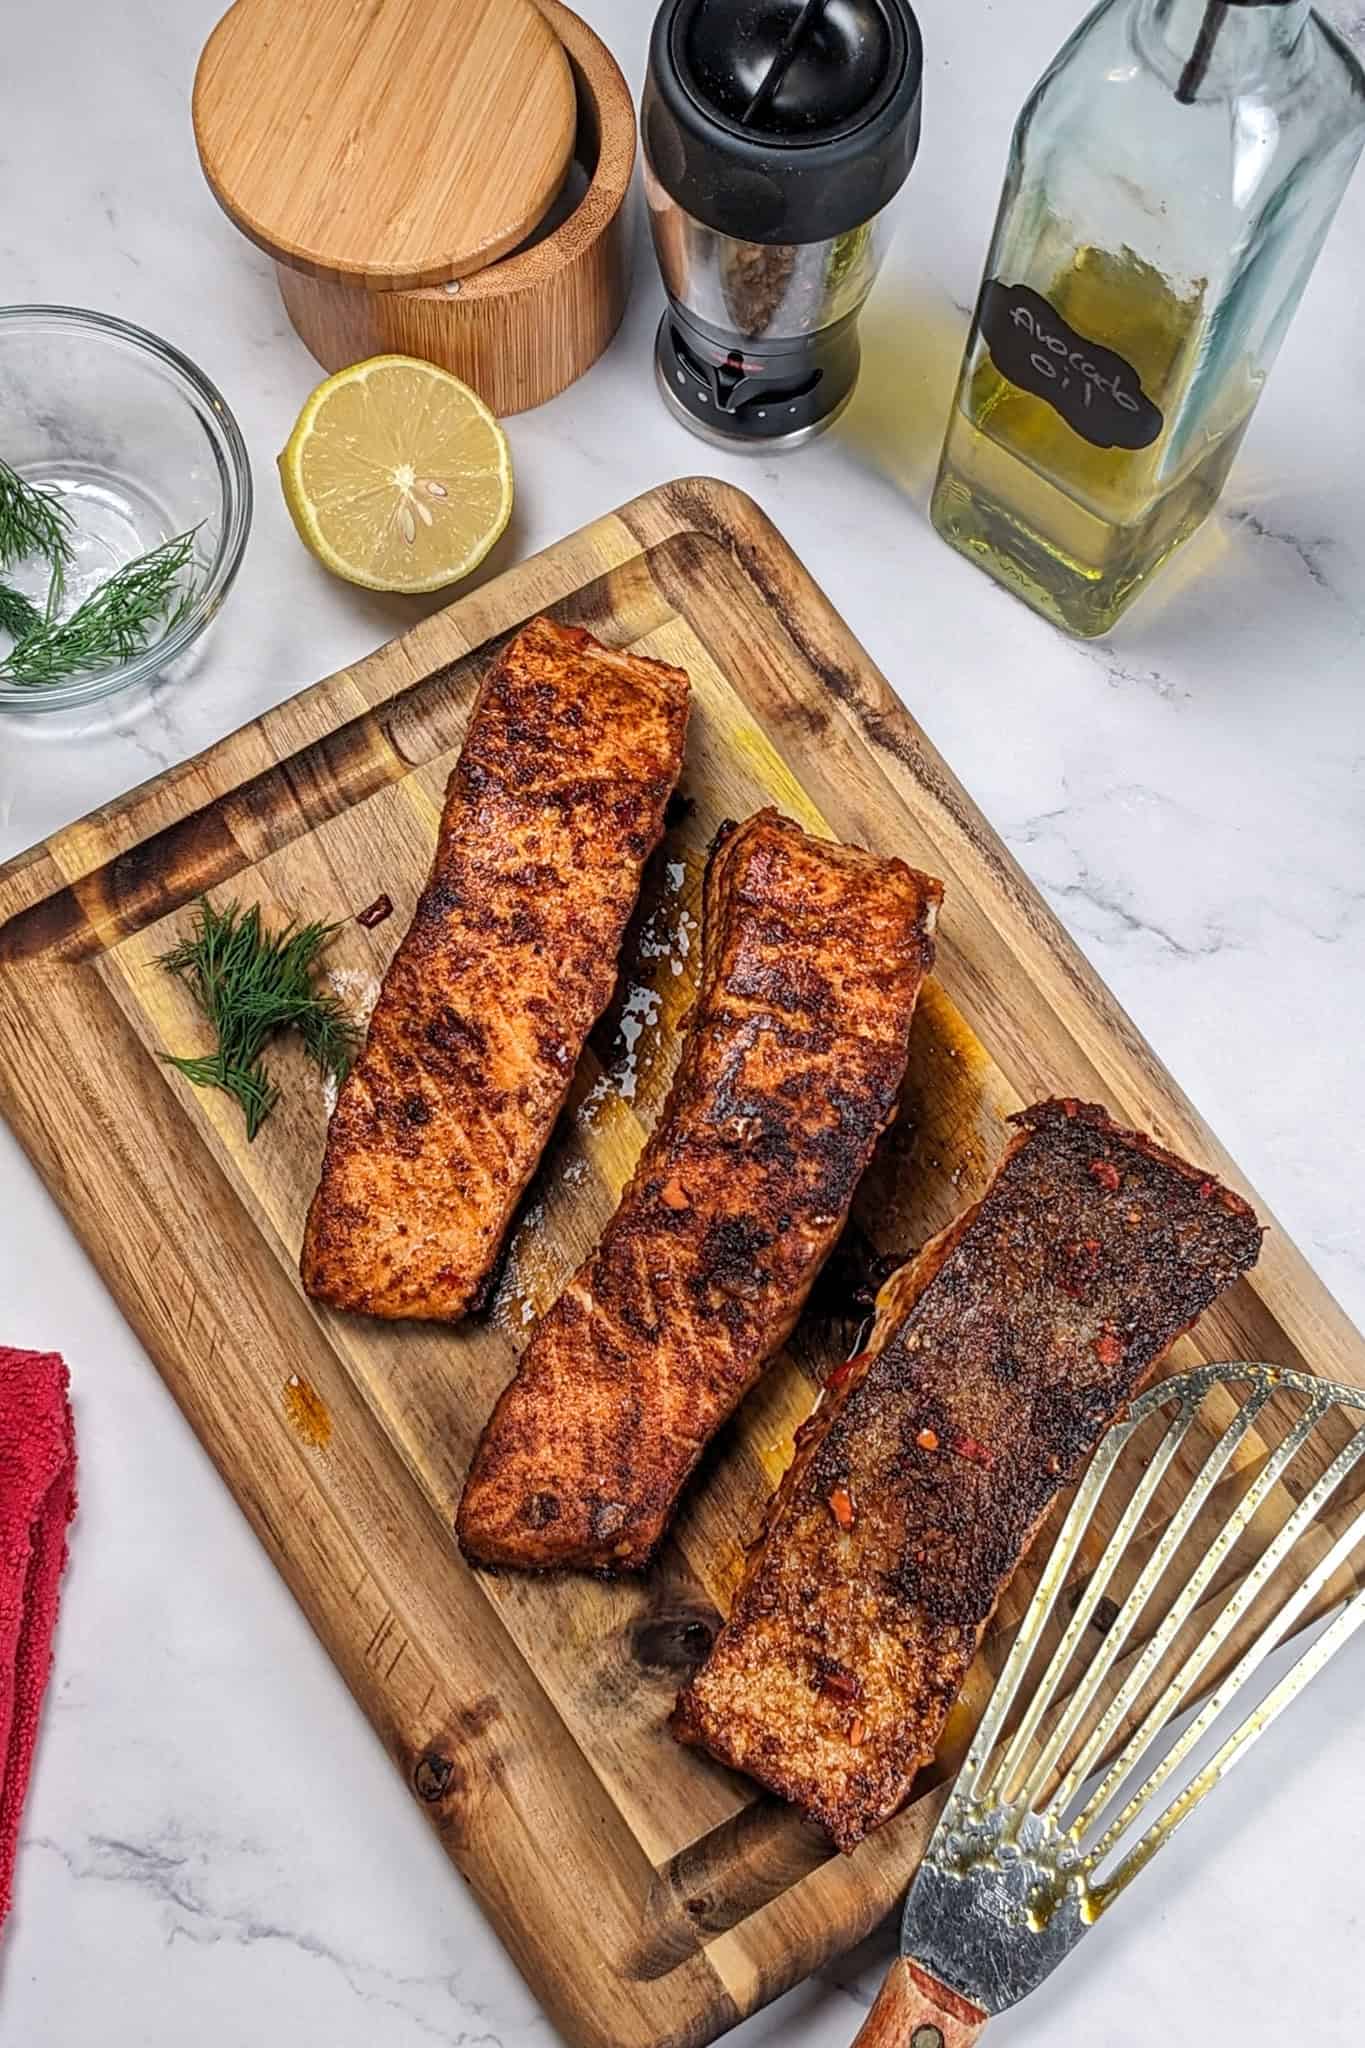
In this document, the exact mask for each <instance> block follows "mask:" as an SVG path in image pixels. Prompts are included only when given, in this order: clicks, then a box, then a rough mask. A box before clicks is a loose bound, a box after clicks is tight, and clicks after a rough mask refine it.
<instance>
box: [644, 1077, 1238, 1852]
mask: <svg viewBox="0 0 1365 2048" xmlns="http://www.w3.org/2000/svg"><path fill="white" fill-rule="evenodd" d="M1015 1122H1016V1124H1018V1125H1019V1127H1020V1128H1019V1131H1018V1134H1017V1135H1016V1136H1015V1137H1014V1139H1013V1140H1012V1142H1011V1144H1010V1145H1009V1147H1008V1148H1007V1150H1006V1152H1005V1155H1004V1158H1003V1160H1002V1162H1001V1165H1000V1167H999V1168H998V1170H997V1172H996V1174H995V1177H994V1179H993V1180H992V1181H991V1184H990V1186H989V1187H988V1189H987V1191H986V1193H985V1195H984V1196H983V1198H982V1200H981V1201H980V1202H978V1203H977V1204H976V1205H975V1207H974V1208H972V1209H970V1210H968V1211H967V1212H966V1213H965V1214H964V1215H963V1216H962V1217H960V1218H959V1219H958V1221H957V1222H956V1223H954V1224H953V1225H951V1227H950V1228H949V1229H948V1230H946V1231H945V1232H943V1233H942V1234H941V1235H940V1236H939V1237H937V1238H936V1239H934V1240H933V1242H932V1243H931V1244H929V1245H927V1246H926V1247H925V1249H924V1250H923V1251H922V1252H921V1253H920V1255H919V1257H918V1258H916V1259H914V1260H912V1261H911V1262H910V1264H909V1265H907V1266H903V1267H902V1268H901V1270H900V1272H899V1273H897V1274H896V1275H894V1276H893V1278H892V1279H891V1280H890V1281H888V1282H887V1285H886V1287H885V1288H884V1289H883V1290H882V1294H881V1295H880V1296H879V1299H878V1314H877V1320H876V1323H875V1324H874V1327H873V1332H872V1336H871V1339H870V1341H869V1344H868V1348H867V1350H866V1351H864V1352H863V1353H861V1354H860V1355H859V1356H858V1357H857V1358H855V1359H853V1360H851V1361H850V1362H849V1363H848V1365H846V1366H841V1367H839V1368H837V1369H836V1371H835V1373H834V1374H832V1375H831V1378H830V1380H829V1382H827V1384H826V1388H825V1391H824V1393H823V1395H822V1397H821V1400H820V1402H819V1404H818V1405H817V1407H816V1410H815V1412H814V1414H813V1415H812V1417H811V1418H810V1420H809V1421H808V1422H807V1423H806V1424H805V1425H804V1426H803V1429H802V1431H801V1433H800V1435H799V1437H798V1440H797V1452H796V1456H795V1459H794V1461H793V1463H792V1465H791V1467H790V1468H789V1470H788V1472H787V1474H786V1476H785V1478H784V1479H783V1481H782V1483H781V1485H780V1487H779V1488H778V1490H777V1493H776V1494H775V1496H774V1498H773V1501H772V1504H771V1506H770V1508H769V1512H768V1518H767V1524H766V1532H765V1535H764V1537H763V1539H762V1541H761V1543H760V1546H759V1547H758V1549H757V1550H756V1551H755V1553H754V1555H753V1557H752V1559H751V1561H750V1563H749V1565H748V1568H747V1570H746V1572H745V1575H744V1577H743V1579H742V1580H741V1583H740V1586H739V1590H738V1592H737V1594H736V1597H735V1601H734V1605H733V1608H732V1611H731V1614H730V1618H729V1620H728V1622H727V1623H726V1624H725V1626H724V1628H723V1629H722V1630H721V1632H720V1634H719V1635H718V1636H717V1638H716V1641H715V1643H714V1644H713V1646H712V1649H711V1653H710V1656H709V1658H708V1659H707V1662H706V1663H705V1664H704V1665H703V1666H702V1668H701V1670H700V1671H699V1672H698V1673H697V1675H696V1677H695V1678H694V1679H693V1680H692V1682H691V1683H690V1684H689V1685H688V1686H687V1687H686V1688H685V1689H684V1691H683V1693H682V1694H681V1696H680V1698H679V1701H678V1705H677V1707H676V1709H675V1712H674V1717H673V1731H674V1733H675V1734H676V1735H677V1736H678V1738H679V1740H680V1741H683V1742H688V1743H696V1744H699V1745H700V1746H701V1747H703V1748H705V1749H707V1750H709V1751H710V1753H711V1754H712V1755H713V1756H715V1757H717V1758H719V1759H720V1761H721V1762H722V1763H726V1764H730V1765H732V1766H733V1767H734V1768H735V1769H737V1770H741V1771H747V1772H748V1773H749V1775H750V1776H751V1777H754V1778H757V1779H758V1780H759V1782H760V1783H761V1784H763V1785H766V1786H767V1787H768V1788H769V1789H770V1790H771V1791H773V1792H776V1793H778V1794H779V1795H780V1796H781V1797H782V1798H784V1799H789V1800H792V1801H793V1802H794V1803H795V1804H796V1805H797V1806H798V1807H800V1808H801V1810H802V1812H803V1813H804V1814H805V1815H806V1816H807V1817H808V1818H810V1819H813V1820H816V1821H818V1822H820V1823H822V1824H823V1826H824V1827H825V1828H826V1829H827V1830H828V1832H829V1834H830V1835H831V1836H832V1838H833V1840H834V1841H835V1843H836V1844H837V1845H838V1847H839V1848H841V1849H844V1850H849V1849H852V1848H853V1847H854V1846H855V1845H856V1844H857V1843H858V1842H859V1841H861V1840H862V1838H863V1837H864V1835H866V1834H867V1833H868V1832H869V1831H870V1830H871V1829H873V1828H875V1827H878V1826H879V1825H880V1824H881V1823H882V1822H883V1821H885V1820H887V1819H888V1818H889V1817H890V1816H891V1815H892V1814H893V1813H895V1812H896V1811H897V1809H898V1808H899V1807H901V1806H902V1805H903V1804H904V1803H905V1800H906V1798H907V1797H908V1795H909V1792H910V1787H911V1784H912V1782H913V1780H914V1776H915V1773H916V1771H917V1770H918V1769H919V1767H920V1765H921V1764H923V1763H926V1762H927V1761H928V1760H929V1758H930V1757H931V1756H932V1755H933V1753H934V1748H935V1745H936V1744H937V1742H938V1739H939V1736H940V1734H941V1732H942V1729H943V1724H944V1721H945V1719H946V1717H947V1714H948V1710H949V1708H950V1707H951V1705H952V1703H953V1701H954V1699H955V1698H956V1697H957V1694H958V1691H959V1689H960V1687H961V1685H962V1682H963V1680H964V1679H965V1677H966V1675H967V1672H968V1670H969V1668H970V1666H971V1663H972V1659H973V1658H974V1656H975V1655H976V1650H977V1645H978V1643H979V1641H980V1639H981V1635H982V1632H983V1630H984V1629H985V1627H986V1624H987V1622H988V1621H989V1620H990V1617H991V1615H992V1613H993V1612H994V1609H995V1605H996V1602H997V1600H998V1599H999V1597H1000V1594H1001V1592H1002V1590H1003V1588H1004V1586H1005V1584H1006V1583H1007V1581H1008V1580H1009V1578H1010V1575H1011V1574H1012V1572H1013V1571H1014V1570H1015V1568H1016V1566H1017V1565H1018V1563H1019V1561H1020V1558H1021V1557H1022V1556H1023V1554H1024V1552H1025V1551H1026V1550H1027V1548H1028V1545H1029V1543H1030V1541H1031V1540H1032V1538H1033V1535H1034V1533H1035V1532H1036V1530H1037V1528H1038V1526H1039V1523H1040V1522H1041V1520H1042V1519H1043V1517H1044V1515H1045V1514H1046V1512H1047V1510H1048V1508H1049V1507H1050V1506H1051V1504H1052V1501H1053V1499H1054V1498H1055V1496H1056V1494H1057V1492H1058V1490H1059V1489H1060V1488H1061V1487H1063V1486H1065V1485H1066V1483H1067V1481H1068V1480H1069V1478H1070V1477H1071V1475H1072V1473H1073V1472H1074V1471H1075V1469H1076V1467H1077V1466H1078V1464H1079V1463H1080V1461H1081V1460H1082V1459H1083V1458H1084V1457H1085V1456H1086V1455H1087V1454H1088V1453H1089V1452H1090V1450H1091V1449H1092V1448H1093V1447H1094V1445H1095V1443H1096V1442H1097V1440H1098V1438H1099V1436H1100V1435H1101V1433H1102V1431H1103V1430H1104V1429H1105V1427H1106V1426H1107V1425H1108V1423H1109V1422H1110V1421H1111V1419H1112V1418H1113V1417H1114V1416H1115V1414H1116V1413H1117V1412H1118V1411H1119V1410H1121V1409H1122V1407H1123V1406H1124V1404H1125V1403H1126V1402H1127V1401H1128V1400H1129V1399H1130V1397H1131V1396H1132V1395H1133V1394H1134V1393H1135V1392H1136V1391H1137V1389H1138V1388H1139V1387H1140V1386H1141V1385H1142V1383H1143V1381H1144V1380H1145V1379H1146V1378H1147V1376H1148V1375H1149V1373H1150V1372H1151V1371H1152V1369H1153V1367H1154V1366H1155V1365H1156V1364H1157V1362H1158V1361H1159V1360H1160V1358H1161V1356H1162V1354H1163V1353H1164V1352H1165V1351H1166V1350H1167V1348H1168V1347H1169V1346H1170V1345H1171V1344H1172V1343H1173V1342H1174V1340H1175V1339H1176V1337H1178V1336H1179V1335H1180V1334H1181V1332H1182V1331H1184V1330H1185V1329H1187V1328H1188V1327H1189V1325H1190V1324H1191V1323H1192V1322H1193V1321H1194V1320H1195V1319H1196V1318H1197V1317H1198V1316H1199V1315H1200V1314H1201V1312H1202V1311H1203V1310H1204V1309H1206V1308H1207V1307H1208V1305H1209V1303H1210V1302H1211V1301H1213V1300H1214V1298H1215V1297H1216V1296H1217V1295H1218V1294H1220V1293H1221V1292H1222V1291H1223V1289H1224V1288H1225V1287H1228V1286H1229V1285H1230V1284H1231V1283H1232V1282H1233V1281H1234V1280H1236V1279H1237V1277H1238V1275H1239V1274H1242V1273H1244V1272H1246V1271H1247V1269H1248V1268H1249V1267H1250V1266H1252V1265H1253V1264H1254V1263H1255V1261H1256V1257H1257V1255H1258V1253H1259V1250H1260V1244H1261V1235H1262V1233H1261V1229H1260V1227H1259V1225H1258V1224H1257V1222H1256V1219H1255V1217H1254V1216H1253V1214H1252V1213H1251V1211H1250V1209H1249V1208H1248V1207H1247V1205H1246V1203H1245V1202H1244V1201H1242V1199H1241V1197H1240V1196H1238V1195H1235V1194H1232V1193H1231V1192H1229V1190H1227V1189H1226V1188H1223V1187H1221V1186H1220V1185H1219V1184H1218V1182H1217V1181H1215V1180H1214V1179H1212V1178H1211V1177H1210V1176H1209V1175H1207V1174H1204V1173H1201V1172H1200V1171H1199V1170H1198V1169H1197V1168H1196V1167H1192V1166H1188V1165H1186V1164H1185V1162H1184V1161H1183V1160H1181V1159H1177V1158H1176V1157H1174V1155H1173V1154H1171V1153H1169V1152H1164V1151H1162V1150H1161V1149H1160V1148H1159V1147H1158V1146H1157V1145H1155V1144H1154V1143H1153V1142H1152V1141H1151V1140H1150V1139H1148V1138H1145V1137H1143V1136H1141V1135H1140V1134H1139V1133H1137V1132H1135V1131H1128V1130H1123V1129H1121V1128H1120V1127H1119V1126H1118V1125H1116V1124H1114V1123H1112V1122H1111V1121H1110V1119H1109V1117H1108V1116H1107V1115H1106V1114H1105V1112H1104V1111H1103V1110H1102V1109H1098V1108H1095V1107H1094V1106H1092V1105H1090V1104H1086V1103H1078V1102H1070V1101H1067V1102H1044V1103H1040V1104H1039V1105H1037V1106H1036V1107H1035V1108H1033V1109H1028V1110H1025V1111H1024V1112H1023V1113H1022V1115H1020V1116H1018V1117H1016V1118H1015Z"/></svg>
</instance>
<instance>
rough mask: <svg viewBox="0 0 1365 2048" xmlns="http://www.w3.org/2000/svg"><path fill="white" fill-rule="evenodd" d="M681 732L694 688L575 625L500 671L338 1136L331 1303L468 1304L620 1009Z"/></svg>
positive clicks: (379, 1311)
mask: <svg viewBox="0 0 1365 2048" xmlns="http://www.w3.org/2000/svg"><path fill="white" fill-rule="evenodd" d="M686 724H687V676H686V674H685V673H684V671H683V670H682V669H680V668H670V667H669V666H667V665H666V664H665V663H663V662H659V661H649V660H646V659H644V658H643V657H641V656H638V655H633V654H621V653H616V652H614V651H613V650H612V649H610V648H607V647H602V646H599V645H598V643H597V641H596V640H594V639H593V638H592V636H591V635H590V634H589V633H585V632H584V631H583V630H582V629H581V628H580V627H576V626H557V625H555V624H554V623H553V622H552V621H551V620H549V619H535V620H533V621H532V622H531V624H530V625H529V626H527V627H526V628H525V629H524V630H523V631H522V632H521V633H519V634H518V635H517V637H516V639H515V640H513V641H512V642H511V643H510V644H509V645H508V646H507V647H506V648H505V649H504V651H503V653H502V655H501V656H500V657H499V659H498V660H497V661H496V662H495V664H494V665H493V667H492V669H491V670H490V672H489V674H488V675H487V677H486V678H485V680H484V683H483V686H482V688H481V689H480V691H479V694H478V698H477V700H476V702H475V705H474V708H473V711H472V713H471V715H470V720H469V727H468V731H467V732H466V734H465V742H464V746H463V748H462V750H461V753H460V758H459V761H458V762H457V764H456V766H455V770H454V773H453V774H452V775H451V778H450V782H449V785H448V787H447V791H446V800H445V810H444V814H443V816H442V819H441V829H440V836H439V838H438V841H437V846H436V858H435V862H434V864H433V866H432V870H431V875H430V878H429V879H428V881H427V885H426V887H425V889H424V890H423V891H422V895H421V898H420V900H419V902H418V905H417V911H416V914H415V916H414V918H413V921H412V926H411V929H410V930H409V932H408V934H407V936H406V938H404V940H403V941H402V943H401V945H400V946H399V948H398V951H397V953H396V954H395V955H394V957H393V960H392V963H391V964H390V967H389V971H388V973H387V974H386V975H385V977H384V984H383V987H382V988H381V990H380V993H379V1000H378V1002H377V1003H376V1005H375V1010H374V1015H373V1017H372V1018H371V1020H370V1028H369V1035H368V1037H367V1039H366V1041H365V1049H364V1051H363V1052H362V1054H361V1055H360V1058H359V1059H358V1060H357V1061H356V1063H355V1065H354V1067H353V1068H352V1069H351V1072H350V1074H349V1075H348V1077H347V1079H346V1081H345V1083H344V1084H343V1086H342V1090H341V1094H340V1097H339V1099H338V1101H337V1106H336V1109H335V1111H334V1113H333V1116H332V1121H331V1127H330V1129H329V1130H328V1133H327V1151H326V1156H325V1158H324V1160H323V1165H322V1179H321V1182H320V1184H319V1186H318V1190H317V1193H316V1194H315V1195H314V1197H313V1205H312V1207H311V1209H310V1210H309V1212H308V1222H307V1226H306V1228H305V1231H304V1239H303V1256H302V1260H301V1270H302V1274H303V1284H304V1287H305V1288H306V1289H307V1291H308V1293H309V1294H311V1295H313V1296H314V1297H315V1298H316V1299H317V1300H318V1301H325V1302H329V1303H330V1304H331V1305H332V1306H333V1307H334V1308H345V1309H355V1310H359V1311H360V1312H362V1313H364V1314H366V1315H373V1316H395V1317H402V1316H412V1317H420V1318H425V1319H428V1320H433V1321H439V1322H454V1321H455V1320H456V1319H457V1318H458V1317H460V1316H462V1315H463V1314H464V1312H465V1310H466V1309H467V1308H468V1307H469V1306H470V1304H471V1303H472V1302H473V1301H474V1299H475V1297H476V1296H477V1294H478V1292H479V1289H480V1287H481V1286H482V1284H483V1282H484V1280H485V1278H486V1277H487V1274H488V1271H489V1268H490V1267H491V1265H492V1264H493V1260H494V1258H495V1256H496V1254H497V1250H498V1245H499V1242H500V1240H501V1238H502V1235H503V1232H504V1231H505V1229H506V1228H507V1224H508V1221H509V1219H510V1217H511V1215H512V1212H513V1210H514V1209H515V1207H516V1204H517V1200H518V1197H519V1196H520V1195H521V1192H522V1190H523V1189H524V1188H525V1186H526V1183H527V1181H528V1180H529V1179H530V1177H531V1174H532V1172H533V1171H534V1169H535V1165H536V1161H537V1160H538V1159H539V1157H540V1155H541V1152H542V1150H543V1149H544V1146H545V1142H546V1140H547V1138H548V1137H549V1135H550V1132H551V1130H552V1128H553V1126H554V1121H555V1118H556V1117H557V1116H558V1114H559V1111H560V1107H561V1105H562V1104H563V1101H564V1097H565V1095H566V1094H567V1092H568V1088H569V1083H570V1081H571V1080H572V1078H573V1071H574V1067H575V1065H576V1064H577V1061H578V1056H579V1054H580V1052H581V1051H582V1049H583V1041H584V1039H585V1038H586V1037H587V1034H588V1031H589V1030H590V1028H591V1026H592V1024H593V1022H594V1020H595V1019H596V1017H597V1016H598V1014H599V1012H600V1011H601V1010H602V1009H603V1008H604V1007H605V1005H606V1003H607V1001H608V999H609V997H610V995H611V991H612V986H613V983H614V981H615V977H616V962H617V953H618V950H619V948H620V944H621V937H622V933H623V931H624V929H625V925H626V921H627V919H628V918H629V916H630V913H631V910H632V908H633V906H634V903H635V899H636V896H637V894H638V892H639V887H640V875H641V870H642V868H643V867H644V863H645V861H646V859H647V858H648V856H649V853H650V851H651V849H652V848H653V847H654V845H655V844H656V843H657V841H658V839H659V837H660V834H661V833H662V830H663V818H664V807H665V805H666V803H667V801H668V797H669V794H670V792H671V790H672V789H673V785H674V784H675V782H676V781H677V779H678V774H679V770H680V769H681V766H682V757H683V738H684V732H685V729H686Z"/></svg>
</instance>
